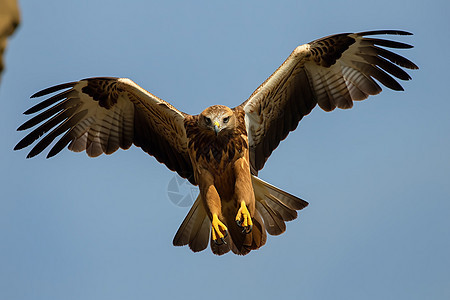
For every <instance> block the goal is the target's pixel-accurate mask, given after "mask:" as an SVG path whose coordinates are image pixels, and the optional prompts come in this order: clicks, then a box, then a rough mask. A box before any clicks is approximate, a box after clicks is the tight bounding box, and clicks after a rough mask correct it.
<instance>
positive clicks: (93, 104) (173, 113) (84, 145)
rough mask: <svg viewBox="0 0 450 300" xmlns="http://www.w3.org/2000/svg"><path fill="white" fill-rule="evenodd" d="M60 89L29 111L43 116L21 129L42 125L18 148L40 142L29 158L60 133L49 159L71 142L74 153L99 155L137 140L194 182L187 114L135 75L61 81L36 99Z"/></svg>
mask: <svg viewBox="0 0 450 300" xmlns="http://www.w3.org/2000/svg"><path fill="white" fill-rule="evenodd" d="M61 90H64V91H62V92H61ZM55 92H59V93H58V94H56V95H54V96H52V97H50V98H49V99H47V100H44V101H43V102H41V103H38V104H37V105H35V106H33V107H32V108H30V109H29V110H27V111H26V112H25V114H27V115H28V114H32V113H37V112H39V114H37V115H36V116H34V117H33V118H31V119H29V120H28V121H27V122H25V123H24V124H23V125H21V126H20V127H19V128H18V130H25V129H29V128H32V127H34V126H36V125H38V124H40V125H39V126H38V127H37V128H35V129H34V130H33V131H31V132H30V133H29V134H28V135H27V136H25V137H24V138H23V139H22V140H21V141H20V142H19V143H18V144H17V145H16V147H15V148H14V149H15V150H18V149H22V148H24V147H27V146H29V145H31V144H32V143H33V142H35V141H36V140H39V141H38V142H37V144H36V145H35V146H34V147H33V148H32V149H31V151H30V153H29V154H28V156H27V157H28V158H29V157H33V156H35V155H38V154H39V153H41V152H42V151H43V150H44V149H45V148H47V147H48V146H49V145H50V144H51V143H52V142H53V141H54V140H55V139H56V138H57V137H58V136H60V135H62V137H61V138H59V140H58V141H57V142H56V143H55V144H54V145H53V147H52V148H51V150H50V151H49V153H48V155H47V157H51V156H54V155H56V154H57V153H59V152H60V151H61V150H62V149H63V148H64V147H65V146H67V145H69V149H70V150H72V151H75V152H81V151H86V153H87V154H88V155H89V156H91V157H96V156H99V155H101V154H103V153H105V154H111V153H113V152H115V151H116V150H117V149H118V148H119V147H120V148H122V149H128V148H129V147H130V146H131V145H132V144H135V145H136V146H138V147H141V148H142V149H143V150H144V151H145V152H147V153H148V154H150V155H153V156H155V158H156V159H157V160H158V161H159V162H161V163H164V164H165V165H166V166H167V167H168V168H169V169H170V170H173V171H176V172H178V174H180V176H182V177H184V178H187V179H189V180H190V181H191V182H192V183H194V184H195V182H194V181H195V179H194V176H193V169H192V164H191V161H190V159H189V154H188V152H187V138H186V132H185V128H184V119H185V117H186V116H187V115H186V114H184V113H182V112H180V111H178V110H177V109H176V108H174V107H173V106H172V105H170V104H169V103H168V102H165V101H164V100H162V99H159V98H158V97H156V96H154V95H152V94H151V93H149V92H147V91H146V90H144V89H143V88H141V87H140V86H138V85H137V84H136V83H134V82H133V81H131V80H130V79H127V78H109V77H105V78H103V77H98V78H88V79H83V80H80V81H78V82H71V83H65V84H61V85H57V86H54V87H50V88H47V89H45V90H42V91H40V92H37V93H36V94H34V95H33V96H32V97H41V96H44V95H47V94H51V93H55ZM42 110H44V111H42ZM47 132H48V133H47ZM46 133H47V134H46ZM44 134H46V135H44Z"/></svg>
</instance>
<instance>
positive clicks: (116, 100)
mask: <svg viewBox="0 0 450 300" xmlns="http://www.w3.org/2000/svg"><path fill="white" fill-rule="evenodd" d="M381 34H392V35H410V33H408V32H404V31H397V30H379V31H368V32H360V33H343V34H336V35H331V36H328V37H324V38H321V39H318V40H315V41H313V42H310V43H307V44H304V45H301V46H298V47H297V48H295V49H294V51H293V52H292V53H291V54H290V55H289V57H288V58H287V59H286V61H285V62H284V63H283V64H282V65H281V66H280V67H279V68H278V69H277V70H276V71H275V72H274V73H273V74H272V75H271V76H270V77H269V78H268V79H267V80H266V81H264V83H262V84H261V85H260V86H259V87H258V88H257V89H256V90H255V91H254V92H253V93H252V94H251V96H250V97H249V98H248V99H247V100H246V101H244V102H243V103H242V104H241V105H239V106H237V107H234V108H229V107H227V106H223V105H213V106H211V107H208V108H206V109H205V110H204V111H202V112H201V113H200V114H198V115H189V114H186V113H183V112H181V111H179V110H177V109H176V108H175V107H173V106H172V105H171V104H169V103H168V102H166V101H164V100H162V99H160V98H158V97H156V96H155V95H153V94H151V93H149V92H147V91H146V90H144V89H143V88H141V87H140V86H138V85H137V84H136V83H134V82H133V81H131V80H130V79H127V78H109V77H104V78H103V77H102V78H87V79H83V80H80V81H77V82H71V83H65V84H60V85H57V86H54V87H50V88H47V89H44V90H42V91H40V92H37V93H36V94H34V95H33V96H32V97H41V96H44V95H47V94H52V93H56V92H57V93H56V94H55V95H53V96H51V97H50V98H48V99H47V100H44V101H43V102H40V103H39V104H37V105H35V106H33V107H32V108H30V109H28V110H27V111H26V112H25V114H27V115H29V114H33V113H37V112H39V113H38V114H37V115H36V116H34V117H33V118H31V119H29V120H28V121H26V122H25V123H24V124H23V125H21V126H20V127H19V128H18V130H25V129H30V128H32V127H34V126H37V127H36V128H34V129H33V130H32V131H31V132H30V133H29V134H28V135H27V136H25V137H24V138H23V139H22V140H21V141H20V142H19V143H18V144H17V145H16V147H15V150H17V149H22V148H24V147H27V146H29V145H31V144H32V143H33V142H35V141H36V140H39V141H38V142H37V144H36V145H34V147H33V148H32V149H31V151H30V153H29V154H28V156H27V157H33V156H35V155H37V154H39V153H41V152H42V151H43V150H44V149H45V148H47V147H48V146H49V145H50V144H52V142H53V141H54V140H55V139H57V138H58V137H59V138H58V139H57V141H56V142H55V143H53V144H52V145H53V146H52V148H51V149H50V151H49V153H48V156H47V157H51V156H54V155H56V154H57V153H59V152H60V151H61V150H62V149H63V148H64V147H66V146H67V145H68V148H69V149H70V150H72V151H75V152H81V151H86V153H87V154H88V155H89V156H91V157H96V156H99V155H101V154H102V153H106V154H111V153H113V152H115V151H116V150H117V149H118V148H119V147H120V148H122V149H128V148H129V147H130V146H131V145H132V144H134V145H135V146H137V147H141V148H142V150H144V151H145V152H147V153H148V154H150V155H152V156H154V157H155V158H156V159H157V160H158V161H159V162H161V163H163V164H165V165H166V166H167V167H168V168H169V169H170V170H172V171H176V172H177V173H178V174H179V175H180V176H181V177H184V178H186V179H187V180H189V181H190V182H191V183H192V184H194V185H198V186H199V190H200V193H199V195H198V197H197V199H196V201H195V202H194V204H193V205H192V207H191V209H190V211H189V213H188V215H187V216H186V218H185V219H184V221H183V222H182V224H181V226H180V228H179V229H178V232H177V233H176V235H175V237H174V240H173V244H174V245H176V246H182V245H189V247H190V248H191V249H192V250H193V251H194V252H197V251H201V250H204V249H205V248H206V247H207V246H208V244H210V246H211V250H212V252H213V253H215V254H217V255H222V254H224V253H227V252H229V251H230V250H231V251H232V252H234V253H235V254H239V255H245V254H247V253H249V252H250V251H251V250H255V249H258V248H260V247H261V246H263V245H264V244H265V243H266V232H267V233H269V234H271V235H278V234H281V233H283V232H284V231H285V229H286V225H285V222H286V221H290V220H293V219H295V218H296V217H297V210H301V209H303V208H304V207H306V206H307V205H308V203H307V202H306V201H304V200H302V199H300V198H298V197H296V196H293V195H291V194H289V193H287V192H285V191H283V190H281V189H279V188H277V187H275V186H273V185H271V184H269V183H267V182H265V181H263V180H261V179H259V178H258V177H257V175H258V171H259V170H261V169H262V168H263V167H264V164H265V162H266V160H267V159H268V157H269V156H270V154H271V153H272V151H273V150H274V149H275V148H276V147H277V146H278V145H279V143H280V141H282V140H283V139H285V138H286V137H287V135H288V133H289V132H290V131H293V130H294V129H296V127H297V125H298V124H299V122H300V120H301V119H302V118H303V116H306V115H307V114H309V113H310V112H311V110H312V109H313V108H314V107H315V106H316V104H318V105H319V107H320V108H322V109H323V110H325V111H332V110H333V109H335V108H336V107H338V108H342V109H347V108H351V107H352V105H353V101H357V100H364V99H366V98H367V97H368V96H369V95H376V94H378V93H380V92H381V87H380V85H379V84H378V83H381V84H382V85H384V86H386V87H388V88H390V89H392V90H397V91H398V90H403V88H402V87H401V85H400V84H399V83H398V82H397V81H396V79H394V77H396V78H398V79H401V80H409V79H411V77H410V76H409V75H408V74H407V73H406V72H405V71H404V70H403V69H402V68H400V67H403V68H407V69H417V68H418V67H417V66H416V65H415V64H414V63H413V62H411V61H410V60H408V59H406V58H404V57H402V56H400V55H398V54H395V53H393V52H391V51H389V50H387V49H386V48H399V49H401V48H412V46H411V45H408V44H405V43H401V42H396V41H392V40H385V39H379V38H373V37H371V36H373V35H381ZM377 82H378V83H377ZM46 133H47V134H46ZM61 135H62V136H61ZM60 136H61V137H60Z"/></svg>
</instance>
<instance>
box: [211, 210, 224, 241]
mask: <svg viewBox="0 0 450 300" xmlns="http://www.w3.org/2000/svg"><path fill="white" fill-rule="evenodd" d="M211 225H212V226H211V227H212V230H211V235H212V239H213V241H214V242H215V243H216V244H218V245H221V244H226V242H225V238H226V236H227V235H228V228H227V226H225V224H223V223H222V222H221V221H220V220H219V217H218V216H217V214H213V218H212V221H211ZM219 240H220V241H221V242H219Z"/></svg>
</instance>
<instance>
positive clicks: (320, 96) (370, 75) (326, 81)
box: [240, 30, 418, 175]
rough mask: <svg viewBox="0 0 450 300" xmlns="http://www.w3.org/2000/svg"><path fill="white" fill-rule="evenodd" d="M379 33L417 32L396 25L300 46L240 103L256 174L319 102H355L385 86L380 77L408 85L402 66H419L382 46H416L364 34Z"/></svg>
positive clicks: (329, 106) (331, 105)
mask: <svg viewBox="0 0 450 300" xmlns="http://www.w3.org/2000/svg"><path fill="white" fill-rule="evenodd" d="M377 34H396V35H411V34H410V33H408V32H404V31H394V30H383V31H369V32H360V33H344V34H336V35H332V36H328V37H325V38H322V39H319V40H316V41H313V42H311V43H308V44H305V45H302V46H299V47H297V48H296V49H295V50H294V51H293V52H292V53H291V55H289V57H288V58H287V59H286V61H285V62H284V63H283V64H282V65H281V66H280V67H279V68H278V69H277V70H276V71H275V72H274V73H273V74H272V75H271V76H270V77H269V78H268V79H267V80H266V81H265V82H264V83H263V84H261V86H259V87H258V89H256V91H255V92H253V94H252V95H251V96H250V98H249V99H248V100H247V101H245V102H244V103H242V104H241V105H240V107H241V108H243V109H244V111H245V114H246V127H247V133H248V138H249V144H250V161H251V167H252V173H253V174H254V175H256V174H257V172H258V171H259V170H261V169H262V168H263V166H264V164H265V162H266V160H267V158H268V157H269V156H270V154H271V153H272V151H273V150H274V149H275V148H276V147H277V146H278V144H279V143H280V141H281V140H283V139H285V138H286V136H287V135H288V133H289V132H290V131H292V130H294V129H295V128H296V127H297V125H298V123H299V122H300V120H301V119H302V118H303V116H305V115H307V114H309V113H310V112H311V110H312V109H313V108H314V107H315V106H316V104H318V105H319V106H320V107H321V108H322V109H323V110H325V111H332V110H333V109H335V108H336V107H339V108H342V109H347V108H351V107H352V106H353V101H355V100H364V99H366V98H367V97H368V96H369V95H376V94H378V93H380V92H381V87H380V86H379V85H378V84H377V82H376V81H375V80H374V79H376V80H377V81H378V82H380V83H381V84H383V85H384V86H386V87H388V88H390V89H393V90H397V91H398V90H403V88H402V87H401V85H400V84H399V83H398V82H397V81H396V80H395V79H394V78H393V77H396V78H398V79H402V80H409V79H411V77H410V76H409V75H408V74H407V73H406V72H405V71H404V70H403V69H401V68H400V67H403V68H407V69H417V68H418V67H417V66H416V65H415V64H414V63H412V62H411V61H409V60H408V59H406V58H404V57H402V56H400V55H398V54H395V53H393V52H391V51H388V50H386V49H385V48H382V47H388V48H399V49H401V48H412V46H410V45H407V44H404V43H400V42H395V41H390V40H383V39H376V38H366V37H364V36H369V35H377ZM380 46H381V47H380ZM399 66H400V67H399Z"/></svg>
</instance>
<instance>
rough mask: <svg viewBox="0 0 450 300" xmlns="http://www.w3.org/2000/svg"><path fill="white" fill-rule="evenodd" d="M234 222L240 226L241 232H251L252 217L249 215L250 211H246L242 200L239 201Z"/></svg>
mask: <svg viewBox="0 0 450 300" xmlns="http://www.w3.org/2000/svg"><path fill="white" fill-rule="evenodd" d="M236 224H237V226H239V227H240V228H242V233H245V234H249V233H250V232H252V229H253V222H252V217H251V216H250V212H249V211H248V209H247V206H246V205H245V202H244V201H242V202H241V207H240V208H239V210H238V213H237V215H236Z"/></svg>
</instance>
